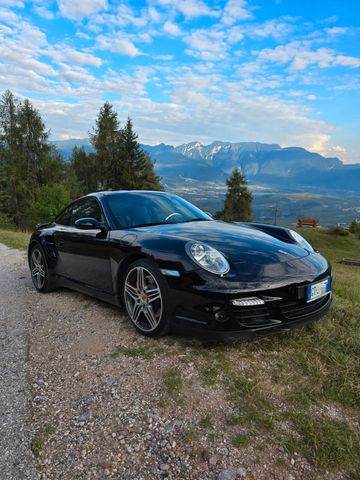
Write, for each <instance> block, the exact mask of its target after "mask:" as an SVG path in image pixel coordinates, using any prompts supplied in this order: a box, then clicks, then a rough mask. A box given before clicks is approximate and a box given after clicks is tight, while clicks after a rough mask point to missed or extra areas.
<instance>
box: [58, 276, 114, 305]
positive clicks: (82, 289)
mask: <svg viewBox="0 0 360 480" xmlns="http://www.w3.org/2000/svg"><path fill="white" fill-rule="evenodd" d="M57 282H58V285H59V286H61V287H65V288H69V289H70V290H75V291H76V292H79V293H83V294H85V295H88V296H90V297H94V298H97V299H98V300H102V301H104V302H107V303H111V305H116V306H117V307H119V306H121V303H120V300H119V297H118V295H112V294H111V293H107V292H102V291H100V290H98V289H96V288H93V287H91V286H89V285H84V284H82V283H78V282H74V281H72V280H69V279H68V278H64V277H60V276H57Z"/></svg>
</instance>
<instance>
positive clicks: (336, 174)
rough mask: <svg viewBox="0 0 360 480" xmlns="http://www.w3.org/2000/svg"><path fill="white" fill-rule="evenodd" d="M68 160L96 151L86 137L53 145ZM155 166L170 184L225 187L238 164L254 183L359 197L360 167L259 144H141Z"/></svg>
mask: <svg viewBox="0 0 360 480" xmlns="http://www.w3.org/2000/svg"><path fill="white" fill-rule="evenodd" d="M53 143H54V144H55V145H56V146H57V148H58V149H59V150H60V151H61V152H62V154H63V155H64V157H65V158H70V155H71V150H72V148H73V147H74V146H75V145H77V146H84V148H85V150H86V151H91V150H92V147H91V145H90V144H89V141H88V140H87V139H72V140H63V141H55V142H53ZM142 148H143V149H144V150H146V151H147V152H148V153H149V154H150V156H151V158H152V159H153V160H154V161H155V162H156V163H155V169H156V172H157V174H158V175H160V176H161V177H162V178H163V181H164V182H165V183H167V184H170V185H182V184H189V183H190V184H191V183H192V182H194V183H199V182H215V183H219V184H220V183H221V184H223V183H224V182H225V180H226V178H228V177H229V175H230V173H231V171H232V169H233V168H234V167H236V166H238V167H240V169H241V171H242V172H243V173H244V174H245V175H246V177H247V179H248V181H249V183H250V185H251V184H256V185H264V186H268V187H270V188H275V189H277V190H304V189H308V190H312V191H319V193H320V192H322V193H329V192H334V193H335V192H336V193H338V194H339V193H352V194H359V193H360V164H353V165H345V164H343V163H342V162H341V160H339V159H338V158H335V157H331V158H329V157H328V158H327V157H324V156H322V155H320V154H318V153H314V152H310V151H308V150H306V149H304V148H300V147H285V148H282V147H280V145H278V144H265V143H259V142H240V143H231V142H221V141H216V142H213V143H211V144H210V145H203V144H201V143H200V142H191V143H187V144H183V145H179V146H176V147H175V146H172V145H165V144H163V143H161V144H159V145H155V146H151V145H142Z"/></svg>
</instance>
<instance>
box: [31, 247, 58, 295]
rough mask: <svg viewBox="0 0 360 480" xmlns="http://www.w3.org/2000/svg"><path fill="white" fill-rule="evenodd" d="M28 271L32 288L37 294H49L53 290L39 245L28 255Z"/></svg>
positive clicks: (43, 254)
mask: <svg viewBox="0 0 360 480" xmlns="http://www.w3.org/2000/svg"><path fill="white" fill-rule="evenodd" d="M30 271H31V279H32V282H33V284H34V287H35V288H36V290H37V291H38V292H42V293H45V292H50V291H51V290H53V287H52V285H51V280H50V276H49V270H48V267H47V263H46V258H45V253H44V250H43V249H42V248H41V247H40V245H35V247H33V249H32V250H31V254H30Z"/></svg>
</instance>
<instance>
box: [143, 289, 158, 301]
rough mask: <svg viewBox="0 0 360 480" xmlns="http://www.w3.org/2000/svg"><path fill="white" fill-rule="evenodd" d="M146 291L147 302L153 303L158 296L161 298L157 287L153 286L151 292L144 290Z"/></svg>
mask: <svg viewBox="0 0 360 480" xmlns="http://www.w3.org/2000/svg"><path fill="white" fill-rule="evenodd" d="M146 293H147V296H148V302H149V303H153V302H155V300H159V298H161V293H160V290H159V289H158V288H154V289H153V290H151V293H149V292H146Z"/></svg>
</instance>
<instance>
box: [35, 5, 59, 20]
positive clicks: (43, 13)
mask: <svg viewBox="0 0 360 480" xmlns="http://www.w3.org/2000/svg"><path fill="white" fill-rule="evenodd" d="M34 10H35V12H36V13H37V14H38V15H40V17H43V18H45V19H46V20H52V19H53V18H55V15H54V14H53V12H51V11H50V10H48V9H47V8H46V7H44V6H42V5H39V6H36V7H34Z"/></svg>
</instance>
